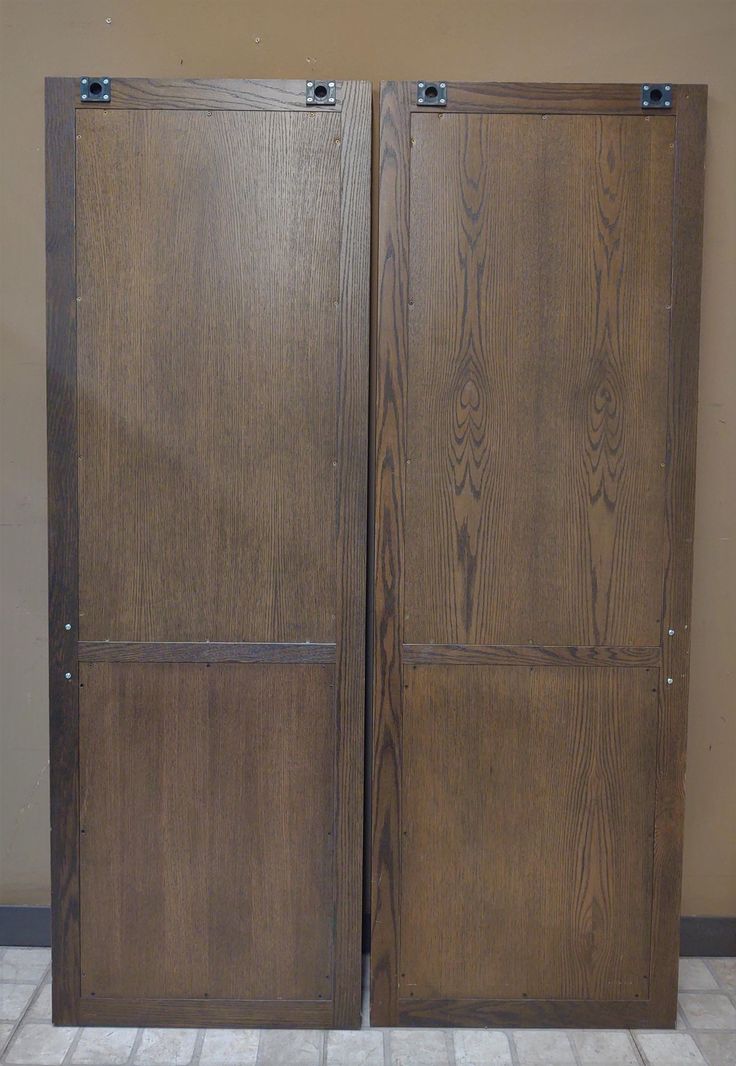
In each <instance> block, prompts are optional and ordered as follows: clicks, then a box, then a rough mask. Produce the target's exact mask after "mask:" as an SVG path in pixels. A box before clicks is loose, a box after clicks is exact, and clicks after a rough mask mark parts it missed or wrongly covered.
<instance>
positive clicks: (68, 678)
mask: <svg viewBox="0 0 736 1066" xmlns="http://www.w3.org/2000/svg"><path fill="white" fill-rule="evenodd" d="M64 677H65V678H66V679H67V681H71V679H72V675H71V674H70V673H69V671H68V670H67V672H66V673H65V674H64Z"/></svg>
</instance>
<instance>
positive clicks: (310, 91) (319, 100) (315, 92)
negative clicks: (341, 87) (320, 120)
mask: <svg viewBox="0 0 736 1066" xmlns="http://www.w3.org/2000/svg"><path fill="white" fill-rule="evenodd" d="M306 98H307V107H334V104H335V101H336V100H337V93H336V91H335V83H334V81H308V82H307V85H306Z"/></svg>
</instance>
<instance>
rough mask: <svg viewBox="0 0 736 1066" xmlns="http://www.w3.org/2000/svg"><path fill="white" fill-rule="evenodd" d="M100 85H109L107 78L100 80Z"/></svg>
mask: <svg viewBox="0 0 736 1066" xmlns="http://www.w3.org/2000/svg"><path fill="white" fill-rule="evenodd" d="M102 84H103V85H109V84H110V79H109V78H103V79H102Z"/></svg>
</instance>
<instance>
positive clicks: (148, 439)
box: [77, 109, 340, 642]
mask: <svg viewBox="0 0 736 1066" xmlns="http://www.w3.org/2000/svg"><path fill="white" fill-rule="evenodd" d="M339 133H340V116H339V115H337V114H331V115H328V116H326V115H324V114H322V113H319V114H318V113H316V112H309V113H299V114H296V113H292V114H285V113H279V112H256V111H251V112H246V111H243V112H225V111H212V112H205V111H175V110H174V111H166V110H164V111H159V110H157V111H114V110H108V111H104V110H100V109H92V110H78V111H77V134H78V137H79V138H80V139H79V140H78V141H77V257H78V270H77V277H78V295H79V298H80V301H81V302H80V303H79V305H78V351H77V359H78V377H79V451H80V459H79V467H80V478H79V480H80V488H79V497H80V500H79V502H80V529H79V553H80V592H79V598H80V618H81V636H82V638H83V639H85V640H87V639H90V640H104V639H112V640H137V641H168V640H171V641H197V640H206V639H210V640H228V641H297V642H298V641H303V640H311V641H314V642H329V641H333V640H334V635H335V617H334V615H335V603H334V587H335V520H334V515H335V467H334V465H333V464H334V463H335V462H336V460H335V447H336V441H335V432H336V431H335V427H336V388H335V380H336V374H337V349H338V319H339V312H338V309H337V306H336V305H337V302H338V298H339V263H338V260H339V246H340V230H339V227H340V146H339V144H338V143H336V142H338V141H339V139H340V138H339ZM172 264H174V265H175V270H172ZM315 412H319V417H318V418H315Z"/></svg>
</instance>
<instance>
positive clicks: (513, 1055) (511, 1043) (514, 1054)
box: [503, 1029, 519, 1066]
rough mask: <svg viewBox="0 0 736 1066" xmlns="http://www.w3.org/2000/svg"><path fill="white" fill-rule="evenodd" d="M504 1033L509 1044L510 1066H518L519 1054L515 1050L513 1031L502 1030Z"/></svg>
mask: <svg viewBox="0 0 736 1066" xmlns="http://www.w3.org/2000/svg"><path fill="white" fill-rule="evenodd" d="M503 1032H504V1033H506V1039H507V1040H508V1042H509V1053H510V1055H511V1066H519V1053H518V1051H517V1049H516V1041H515V1040H514V1030H513V1029H504V1030H503Z"/></svg>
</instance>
